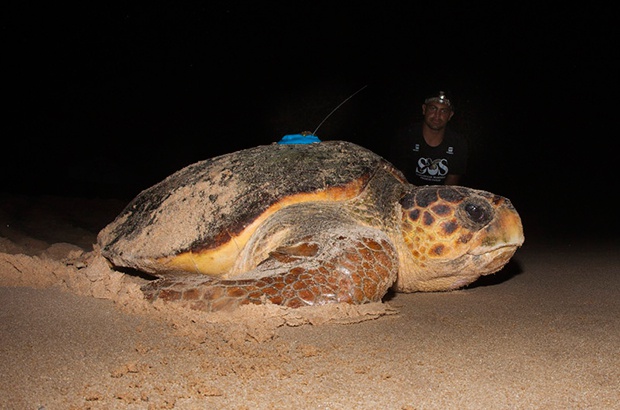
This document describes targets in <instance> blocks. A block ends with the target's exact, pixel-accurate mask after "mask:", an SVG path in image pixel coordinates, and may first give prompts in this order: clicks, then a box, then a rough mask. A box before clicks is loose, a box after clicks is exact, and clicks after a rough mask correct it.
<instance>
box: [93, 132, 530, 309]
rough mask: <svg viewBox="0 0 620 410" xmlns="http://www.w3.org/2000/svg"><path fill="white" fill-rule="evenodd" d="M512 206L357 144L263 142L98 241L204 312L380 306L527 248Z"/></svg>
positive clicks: (179, 184) (499, 263)
mask: <svg viewBox="0 0 620 410" xmlns="http://www.w3.org/2000/svg"><path fill="white" fill-rule="evenodd" d="M523 240H524V237H523V228H522V225H521V219H520V217H519V215H518V213H517V211H516V210H515V208H514V207H513V205H512V204H511V203H510V201H509V200H508V199H506V198H503V197H501V196H498V195H494V194H491V193H488V192H485V191H480V190H475V189H470V188H465V187H456V186H455V187H451V186H421V187H416V186H413V185H410V184H409V183H407V181H406V180H405V178H404V176H403V175H402V173H401V172H400V171H398V170H397V169H395V168H394V167H393V166H392V165H391V164H390V163H389V162H387V161H386V160H385V159H383V158H382V157H380V156H378V155H376V154H375V153H373V152H371V151H369V150H367V149H365V148H363V147H361V146H358V145H356V144H353V143H349V142H343V141H326V142H319V143H313V144H308V145H279V144H272V145H264V146H258V147H254V148H249V149H245V150H241V151H237V152H233V153H230V154H226V155H221V156H218V157H215V158H211V159H207V160H204V161H200V162H197V163H194V164H192V165H189V166H187V167H185V168H183V169H181V170H179V171H177V172H176V173H174V174H172V175H171V176H169V177H167V178H166V179H164V180H163V181H161V182H159V183H158V184H156V185H154V186H152V187H150V188H148V189H146V190H144V191H142V192H141V193H140V194H138V196H137V197H136V198H134V199H133V200H132V201H131V202H130V203H129V204H128V205H127V207H126V208H125V209H124V210H123V211H122V212H121V213H120V214H119V216H117V217H116V219H115V220H114V221H112V222H111V223H110V224H109V225H108V226H106V227H105V228H104V229H103V230H102V231H101V232H100V233H99V235H98V240H97V241H98V245H99V247H100V249H101V254H102V255H103V256H104V257H105V258H106V259H107V260H108V261H109V263H110V264H111V265H112V266H113V267H116V268H130V269H137V270H139V271H141V272H146V273H148V274H151V275H153V276H155V277H157V278H158V279H155V280H153V281H151V282H149V283H148V284H147V285H145V286H143V288H142V290H143V292H144V294H145V296H146V298H147V299H149V300H155V299H157V298H160V299H163V300H165V301H178V302H182V303H184V304H185V305H187V306H188V307H190V308H193V309H198V310H206V311H215V310H221V309H232V308H234V307H237V306H239V305H242V304H248V303H254V304H260V303H269V302H271V303H274V304H279V305H283V306H288V307H301V306H306V305H318V304H327V303H335V302H347V303H351V304H362V303H367V302H378V301H380V300H381V299H382V298H383V296H384V295H385V294H386V293H387V291H388V290H389V288H390V287H392V286H394V289H395V290H396V291H400V292H415V291H445V290H452V289H457V288H460V287H463V286H465V285H467V284H470V283H471V282H473V281H474V280H476V279H477V278H478V277H480V276H481V275H487V274H490V273H494V272H496V271H498V270H499V269H501V268H502V267H503V266H504V265H505V264H506V263H507V262H508V261H509V259H510V258H511V257H512V256H513V254H514V253H515V251H516V250H517V249H518V248H519V247H520V246H521V244H522V243H523Z"/></svg>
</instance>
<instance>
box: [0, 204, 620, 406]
mask: <svg viewBox="0 0 620 410" xmlns="http://www.w3.org/2000/svg"><path fill="white" fill-rule="evenodd" d="M0 200H1V202H0V204H1V205H2V206H1V207H0V302H1V303H2V309H1V311H0V315H1V320H0V329H1V330H0V349H1V353H0V366H1V369H2V372H1V373H0V374H1V377H2V379H1V380H0V408H2V409H46V410H51V409H116V408H118V409H206V408H218V409H293V408H294V409H299V408H309V409H378V408H381V409H446V408H459V409H481V408H492V409H560V408H561V409H613V408H620V354H619V352H620V350H619V346H620V297H619V290H620V256H619V255H618V242H617V241H615V240H610V239H605V240H603V239H601V240H598V241H597V240H593V239H592V238H591V237H588V238H585V237H579V236H574V237H570V236H569V237H567V236H565V235H564V236H554V235H552V233H551V232H544V231H538V232H536V235H534V236H528V226H527V224H526V223H524V225H525V232H526V243H525V245H524V246H523V247H522V248H521V249H520V250H519V251H517V254H516V255H515V257H514V258H513V260H512V261H511V262H510V263H509V264H508V265H507V266H506V267H505V268H504V269H503V270H502V271H500V272H498V273H497V274H495V275H493V276H492V277H487V278H484V279H483V280H481V281H479V282H477V283H475V284H474V285H472V286H470V287H468V288H467V289H462V290H458V291H453V292H446V293H416V294H389V295H387V296H386V298H385V301H384V303H381V304H374V305H368V306H364V307H361V308H352V307H347V306H332V307H329V308H322V309H316V308H304V309H284V308H280V307H277V306H252V307H246V308H243V309H241V310H239V311H238V312H236V313H234V314H230V313H228V314H206V313H200V312H194V311H186V310H183V309H178V308H174V307H171V306H169V305H165V304H162V303H156V304H150V303H148V302H145V301H144V300H143V299H142V297H141V293H140V291H139V285H140V281H141V280H142V279H140V278H134V277H128V276H127V275H123V274H121V273H119V272H115V271H112V270H110V269H109V268H108V267H107V265H106V264H104V263H102V261H101V260H100V259H99V258H98V257H97V250H96V247H94V243H95V238H96V234H97V232H98V231H99V230H100V229H101V228H102V227H103V226H105V224H106V223H108V222H110V221H111V220H112V219H113V218H114V216H115V215H116V214H117V213H118V212H119V211H120V210H121V209H122V207H123V206H124V203H123V202H122V201H116V200H101V199H75V198H56V197H22V196H16V195H11V196H7V195H3V196H1V197H0Z"/></svg>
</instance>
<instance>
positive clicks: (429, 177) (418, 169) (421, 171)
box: [388, 123, 468, 185]
mask: <svg viewBox="0 0 620 410" xmlns="http://www.w3.org/2000/svg"><path fill="white" fill-rule="evenodd" d="M467 155H468V152H467V141H466V140H465V139H464V138H463V137H462V136H460V135H459V134H457V133H456V132H454V131H452V130H450V129H449V128H446V133H445V136H444V140H443V141H442V142H441V144H439V145H438V146H436V147H431V146H430V145H428V144H427V143H426V141H425V140H424V137H423V136H422V124H421V123H418V124H413V125H412V126H410V127H407V128H404V129H402V130H401V131H400V132H399V133H398V134H397V135H396V138H395V139H394V141H393V142H392V144H391V147H390V158H388V160H389V161H390V162H392V164H394V166H395V167H396V168H398V169H400V170H401V171H402V172H403V173H404V174H405V177H407V180H408V181H409V182H410V183H412V184H414V185H443V184H444V182H445V179H446V176H447V175H448V174H456V175H464V174H465V172H466V171H467Z"/></svg>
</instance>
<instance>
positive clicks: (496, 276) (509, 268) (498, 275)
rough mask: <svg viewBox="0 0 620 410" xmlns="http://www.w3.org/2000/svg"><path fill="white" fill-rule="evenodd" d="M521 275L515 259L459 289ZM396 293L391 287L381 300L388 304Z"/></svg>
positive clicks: (493, 284)
mask: <svg viewBox="0 0 620 410" xmlns="http://www.w3.org/2000/svg"><path fill="white" fill-rule="evenodd" d="M521 273H523V268H522V266H521V264H520V263H519V261H518V260H516V259H511V260H510V261H508V263H507V264H506V265H505V266H504V267H503V268H502V269H500V270H499V271H497V272H495V273H493V274H491V275H486V276H481V277H479V278H478V279H477V280H475V281H474V282H472V283H470V284H469V285H467V286H464V287H462V288H460V289H463V290H464V289H475V288H480V287H486V286H495V285H499V284H500V283H503V282H506V281H508V280H510V279H512V278H514V277H515V276H517V275H520V274H521ZM397 293H398V292H396V291H395V290H394V288H393V287H392V288H390V289H388V291H387V293H386V294H385V296H383V299H382V300H383V301H384V302H389V301H390V300H392V299H393V298H394V297H395V296H396V294H397Z"/></svg>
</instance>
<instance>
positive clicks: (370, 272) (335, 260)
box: [142, 226, 398, 311]
mask: <svg viewBox="0 0 620 410" xmlns="http://www.w3.org/2000/svg"><path fill="white" fill-rule="evenodd" d="M317 239H320V240H317ZM397 269H398V258H397V254H396V250H395V249H394V247H393V245H392V243H391V241H390V240H389V239H388V238H387V236H386V235H385V234H384V233H383V232H381V231H378V230H376V229H372V228H367V227H361V226H356V227H354V228H353V229H351V228H348V229H347V233H346V235H344V234H342V233H341V232H339V231H338V230H331V231H328V232H326V231H323V232H322V234H321V235H320V238H315V239H314V240H313V239H312V238H306V239H305V240H301V241H299V242H297V243H295V244H292V245H287V246H281V247H278V248H277V249H275V250H274V251H271V252H269V255H268V257H267V259H265V260H264V261H262V262H261V263H259V264H258V265H257V266H256V267H255V268H254V269H253V270H252V271H250V272H247V273H246V274H244V275H243V278H241V279H227V280H221V279H214V278H211V277H205V276H204V275H195V276H191V277H188V276H183V277H182V278H171V279H159V280H155V281H153V282H151V283H149V284H147V285H145V286H144V287H143V289H142V290H143V292H144V294H145V296H146V298H147V299H148V300H151V301H154V300H156V299H161V300H164V301H167V302H175V303H181V304H183V305H185V306H187V307H189V308H192V309H196V310H203V311H219V310H232V309H235V308H237V307H239V306H241V305H245V304H264V303H273V304H277V305H282V306H287V307H291V308H297V307H302V306H311V305H323V304H328V303H338V302H344V303H351V304H363V303H368V302H378V301H380V300H381V298H382V297H383V296H384V295H385V293H386V292H387V290H388V289H389V288H390V286H391V285H392V284H393V283H394V281H395V280H396V274H397Z"/></svg>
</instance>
